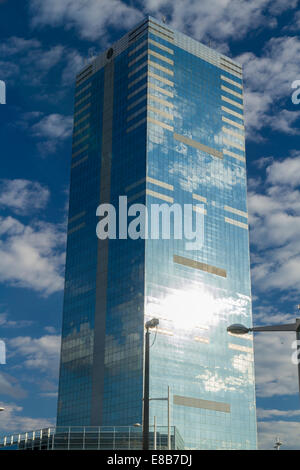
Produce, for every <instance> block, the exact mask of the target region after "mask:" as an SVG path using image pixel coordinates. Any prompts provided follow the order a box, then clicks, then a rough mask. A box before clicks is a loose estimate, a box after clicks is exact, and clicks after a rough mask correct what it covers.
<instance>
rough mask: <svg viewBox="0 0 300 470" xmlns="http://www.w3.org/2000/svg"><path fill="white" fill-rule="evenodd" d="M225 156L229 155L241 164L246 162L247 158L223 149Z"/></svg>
mask: <svg viewBox="0 0 300 470" xmlns="http://www.w3.org/2000/svg"><path fill="white" fill-rule="evenodd" d="M223 154H224V155H228V156H229V157H232V158H235V159H236V160H239V161H241V162H246V158H245V157H243V156H242V155H239V154H237V153H234V152H231V151H230V150H227V149H223Z"/></svg>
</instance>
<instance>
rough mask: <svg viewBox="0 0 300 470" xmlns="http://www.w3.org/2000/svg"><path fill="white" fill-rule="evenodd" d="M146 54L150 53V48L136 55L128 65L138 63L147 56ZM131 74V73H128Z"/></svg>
mask: <svg viewBox="0 0 300 470" xmlns="http://www.w3.org/2000/svg"><path fill="white" fill-rule="evenodd" d="M145 55H148V50H146V51H144V52H142V54H140V55H139V56H137V57H135V58H134V59H132V60H131V61H130V62H129V63H128V67H131V66H132V65H133V64H136V62H138V61H139V60H141V59H142V58H143V57H145ZM128 76H129V75H128Z"/></svg>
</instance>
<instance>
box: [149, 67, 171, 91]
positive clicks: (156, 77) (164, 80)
mask: <svg viewBox="0 0 300 470" xmlns="http://www.w3.org/2000/svg"><path fill="white" fill-rule="evenodd" d="M148 76H149V77H152V78H155V79H156V80H159V81H161V82H163V83H165V84H166V85H169V86H172V87H173V86H174V82H171V80H168V79H167V78H164V77H161V76H160V75H157V74H156V73H153V72H151V71H149V72H148Z"/></svg>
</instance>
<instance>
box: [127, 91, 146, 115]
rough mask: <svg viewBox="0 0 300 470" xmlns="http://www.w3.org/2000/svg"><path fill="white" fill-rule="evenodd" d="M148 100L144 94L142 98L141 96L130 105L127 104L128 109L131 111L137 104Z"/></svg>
mask: <svg viewBox="0 0 300 470" xmlns="http://www.w3.org/2000/svg"><path fill="white" fill-rule="evenodd" d="M145 100H147V95H146V94H145V95H143V96H141V98H139V99H138V100H136V101H134V102H133V103H131V104H130V105H128V106H127V111H129V110H130V109H132V108H134V107H135V106H137V105H138V104H140V103H142V102H143V101H145Z"/></svg>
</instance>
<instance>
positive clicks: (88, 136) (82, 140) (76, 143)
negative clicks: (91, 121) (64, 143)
mask: <svg viewBox="0 0 300 470" xmlns="http://www.w3.org/2000/svg"><path fill="white" fill-rule="evenodd" d="M89 138H90V134H87V135H85V136H84V137H82V139H79V140H77V141H76V142H74V144H73V145H72V147H73V148H74V147H77V145H80V144H81V143H82V142H84V141H85V140H87V139H89Z"/></svg>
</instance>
